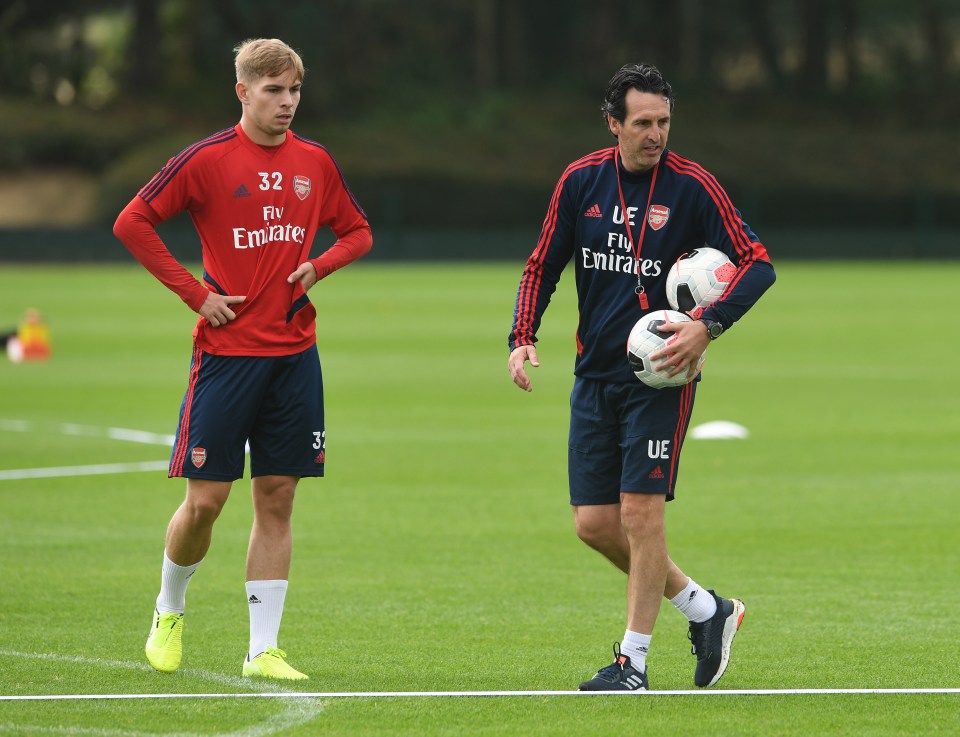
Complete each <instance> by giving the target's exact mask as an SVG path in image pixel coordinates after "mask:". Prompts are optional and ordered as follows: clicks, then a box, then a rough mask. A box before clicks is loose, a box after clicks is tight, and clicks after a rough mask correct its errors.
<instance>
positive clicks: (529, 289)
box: [508, 166, 575, 351]
mask: <svg viewBox="0 0 960 737" xmlns="http://www.w3.org/2000/svg"><path fill="white" fill-rule="evenodd" d="M573 168H574V167H573V166H571V167H569V168H568V169H567V171H566V172H564V175H563V177H561V179H560V181H559V182H558V183H557V186H556V188H555V190H554V192H553V197H552V198H551V199H550V206H549V209H548V210H547V215H546V218H544V221H543V228H542V229H541V231H540V238H539V240H538V241H537V247H536V248H535V249H534V251H533V253H532V254H531V255H530V258H529V259H527V264H526V266H525V267H524V269H523V276H522V277H521V278H520V288H519V289H518V291H517V303H516V307H515V308H514V311H513V328H512V330H511V331H510V337H509V340H508V344H509V346H510V350H511V351H512V350H513V349H514V348H516V347H517V346H521V345H533V344H534V343H535V342H536V341H537V337H536V336H537V330H538V329H539V327H540V321H541V319H542V318H543V313H544V311H545V310H546V309H547V305H549V304H550V298H551V297H552V296H553V293H554V292H555V291H556V289H557V283H558V282H559V281H560V275H561V274H562V273H563V269H564V267H565V266H566V265H567V263H569V261H570V257H571V256H572V255H573V245H574V227H575V222H574V218H573V216H572V212H573V204H572V197H571V194H570V185H569V182H568V179H569V175H570V173H571V171H572V170H573Z"/></svg>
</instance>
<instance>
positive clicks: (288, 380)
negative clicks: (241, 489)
mask: <svg viewBox="0 0 960 737" xmlns="http://www.w3.org/2000/svg"><path fill="white" fill-rule="evenodd" d="M248 441H249V447H250V475H251V477H253V476H272V475H277V476H323V465H324V461H325V451H326V448H325V444H326V431H325V426H324V416H323V375H322V373H321V369H320V358H319V356H318V354H317V347H316V345H313V346H312V347H310V348H308V349H307V350H305V351H303V352H301V353H296V354H293V355H290V356H218V355H213V354H211V353H207V352H205V351H202V350H199V349H198V348H196V347H194V352H193V359H192V361H191V363H190V379H189V383H188V385H187V391H186V393H185V394H184V397H183V403H182V404H181V406H180V422H179V424H178V425H177V435H176V440H175V442H174V446H173V455H172V456H171V459H170V470H169V474H168V475H169V476H170V478H173V477H186V478H192V479H209V480H211V481H235V480H236V479H239V478H241V477H242V476H243V469H244V461H245V450H246V447H247V443H248Z"/></svg>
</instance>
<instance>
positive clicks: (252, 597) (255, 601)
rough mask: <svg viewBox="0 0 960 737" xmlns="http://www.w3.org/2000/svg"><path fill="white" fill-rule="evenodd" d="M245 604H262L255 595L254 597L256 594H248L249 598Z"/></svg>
mask: <svg viewBox="0 0 960 737" xmlns="http://www.w3.org/2000/svg"><path fill="white" fill-rule="evenodd" d="M247 603H249V604H260V603H262V602H261V601H260V600H259V599H258V598H257V595H256V594H250V598H249V599H247Z"/></svg>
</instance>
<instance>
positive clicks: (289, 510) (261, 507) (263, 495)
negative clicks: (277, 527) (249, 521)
mask: <svg viewBox="0 0 960 737" xmlns="http://www.w3.org/2000/svg"><path fill="white" fill-rule="evenodd" d="M258 480H259V479H258ZM297 481H298V479H296V478H292V477H289V478H288V477H285V476H283V477H276V478H272V479H270V480H269V481H267V480H263V481H261V482H260V483H257V484H254V491H253V507H254V511H255V512H256V515H257V516H258V517H261V518H265V517H268V518H271V519H275V520H289V519H290V517H291V515H292V514H293V499H294V496H295V495H296V491H297Z"/></svg>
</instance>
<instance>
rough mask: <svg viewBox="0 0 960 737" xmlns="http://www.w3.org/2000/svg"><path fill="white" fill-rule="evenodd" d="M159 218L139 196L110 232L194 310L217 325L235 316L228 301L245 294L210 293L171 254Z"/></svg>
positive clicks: (127, 207) (237, 301)
mask: <svg viewBox="0 0 960 737" xmlns="http://www.w3.org/2000/svg"><path fill="white" fill-rule="evenodd" d="M159 223H160V217H159V216H158V215H157V214H156V212H154V210H153V208H152V207H150V205H148V204H147V203H146V202H144V201H143V199H141V198H140V196H139V195H138V196H137V197H134V198H133V199H132V200H131V201H130V203H129V204H128V205H127V206H126V207H125V208H124V209H123V211H122V212H121V213H120V215H119V217H117V221H116V223H114V226H113V234H114V235H115V236H116V237H117V238H118V239H119V240H120V241H121V242H122V243H123V245H124V246H126V247H127V250H129V251H130V253H131V254H133V256H134V258H136V259H137V261H139V262H140V263H141V264H142V265H143V266H144V268H146V269H147V271H149V272H150V273H151V274H153V275H154V276H155V277H156V278H157V279H158V280H160V282H162V283H163V284H164V286H166V287H167V289H169V290H170V291H172V292H174V293H175V294H176V295H177V296H179V297H180V299H182V300H183V301H184V303H185V304H186V305H187V306H188V307H189V308H190V309H191V310H193V311H194V312H197V313H199V314H200V315H201V316H203V317H205V318H206V319H207V320H208V321H209V322H210V324H211V325H213V326H214V327H217V326H219V325H223V324H225V323H227V322H229V321H230V320H233V319H234V318H235V317H236V314H235V313H234V312H233V310H231V309H230V305H231V304H238V303H240V302H243V300H244V297H229V296H223V295H220V294H217V293H216V292H211V291H210V290H209V289H207V288H206V287H205V286H204V285H203V284H201V283H200V282H199V281H198V280H197V279H196V277H194V276H193V275H192V274H191V273H190V272H189V271H187V270H186V269H185V268H183V266H182V265H181V264H180V263H179V262H178V261H177V260H176V259H175V258H174V257H173V256H172V255H171V254H170V250H169V249H168V248H167V247H166V245H165V244H164V242H163V240H161V238H160V236H159V235H157V230H156V227H157V225H158V224H159Z"/></svg>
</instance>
